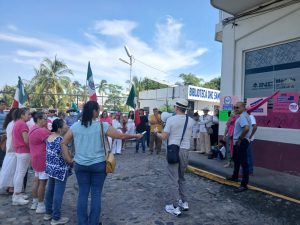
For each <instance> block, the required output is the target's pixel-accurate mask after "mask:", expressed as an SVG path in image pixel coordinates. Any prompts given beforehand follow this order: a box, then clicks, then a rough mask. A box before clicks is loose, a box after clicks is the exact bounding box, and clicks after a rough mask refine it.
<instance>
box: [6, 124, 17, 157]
mask: <svg viewBox="0 0 300 225" xmlns="http://www.w3.org/2000/svg"><path fill="white" fill-rule="evenodd" d="M14 124H15V121H10V122H9V124H8V125H7V127H6V137H7V139H6V153H13V152H15V149H14V147H13V144H12V130H13V128H14Z"/></svg>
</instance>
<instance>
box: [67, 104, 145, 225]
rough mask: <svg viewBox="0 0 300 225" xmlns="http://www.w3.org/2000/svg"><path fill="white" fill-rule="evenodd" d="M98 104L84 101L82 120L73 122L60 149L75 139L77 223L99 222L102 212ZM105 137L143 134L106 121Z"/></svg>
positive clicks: (102, 166)
mask: <svg viewBox="0 0 300 225" xmlns="http://www.w3.org/2000/svg"><path fill="white" fill-rule="evenodd" d="M98 116H99V105H98V103H97V102H95V101H89V102H87V103H86V104H85V105H84V107H83V112H82V119H81V121H78V122H76V123H74V124H73V125H72V126H71V128H70V130H69V131H68V132H67V133H66V135H65V136H64V140H63V141H62V148H63V149H65V150H67V148H68V146H67V145H68V144H69V143H70V142H71V141H72V140H74V146H75V156H74V161H75V174H76V178H77V182H78V186H79V194H78V200H77V224H78V225H98V224H99V217H100V213H101V193H102V188H103V184H104V180H105V178H106V171H105V168H106V162H105V150H104V147H103V145H102V142H101V132H100V131H101V130H100V122H99V120H98V119H97V118H98ZM103 130H104V133H106V135H107V136H109V137H111V138H116V139H131V138H137V139H140V138H141V137H142V136H143V135H142V134H123V133H120V132H118V131H117V130H116V129H115V128H113V127H112V126H110V125H109V124H108V123H103ZM90 191H91V205H90V213H89V214H88V206H87V204H88V196H89V193H90Z"/></svg>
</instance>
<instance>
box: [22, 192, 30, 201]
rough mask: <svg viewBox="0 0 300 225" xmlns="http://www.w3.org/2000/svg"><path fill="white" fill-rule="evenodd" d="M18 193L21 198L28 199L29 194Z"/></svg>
mask: <svg viewBox="0 0 300 225" xmlns="http://www.w3.org/2000/svg"><path fill="white" fill-rule="evenodd" d="M20 195H21V196H22V198H23V199H25V200H28V199H29V196H28V195H26V194H24V193H21V194H20Z"/></svg>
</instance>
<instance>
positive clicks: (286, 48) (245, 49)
mask: <svg viewBox="0 0 300 225" xmlns="http://www.w3.org/2000/svg"><path fill="white" fill-rule="evenodd" d="M211 4H212V5H213V6H214V7H216V8H217V9H220V10H221V11H220V22H219V24H217V25H216V33H215V39H216V41H220V42H222V47H223V49H222V73H221V74H222V77H221V93H222V96H237V97H238V98H239V99H240V100H242V101H245V100H246V99H247V98H253V97H267V96H270V95H271V94H272V93H273V92H274V91H276V90H279V91H280V92H281V93H287V96H289V93H294V94H293V95H294V97H295V102H294V103H293V105H290V110H289V109H286V111H285V112H275V110H274V105H273V101H269V103H268V109H267V116H257V117H256V119H257V122H258V126H259V128H258V131H257V135H256V141H255V143H254V147H253V149H254V159H255V160H254V161H255V166H259V167H264V168H268V169H272V170H277V171H283V172H286V173H291V174H296V175H298V176H299V174H300V111H299V99H298V97H297V96H299V93H300V2H299V1H266V0H265V1H264V0H251V1H240V0H226V1H224V0H211ZM278 100H280V99H279V98H278ZM224 129H225V122H222V123H220V128H219V133H221V134H222V133H224Z"/></svg>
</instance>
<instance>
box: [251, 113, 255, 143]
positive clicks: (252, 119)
mask: <svg viewBox="0 0 300 225" xmlns="http://www.w3.org/2000/svg"><path fill="white" fill-rule="evenodd" d="M249 117H250V120H251V126H252V127H253V125H255V124H256V119H255V117H254V116H253V115H252V114H250V116H249ZM254 136H255V134H253V137H252V138H251V139H250V141H254Z"/></svg>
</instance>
